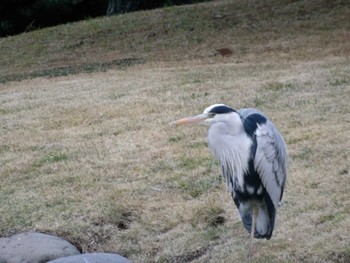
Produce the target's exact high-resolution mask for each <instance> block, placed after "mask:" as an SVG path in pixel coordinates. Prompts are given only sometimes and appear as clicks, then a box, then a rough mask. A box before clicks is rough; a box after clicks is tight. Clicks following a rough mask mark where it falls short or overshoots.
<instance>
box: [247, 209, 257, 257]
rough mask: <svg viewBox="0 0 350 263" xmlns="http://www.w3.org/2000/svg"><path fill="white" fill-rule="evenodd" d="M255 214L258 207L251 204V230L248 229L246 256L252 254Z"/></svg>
mask: <svg viewBox="0 0 350 263" xmlns="http://www.w3.org/2000/svg"><path fill="white" fill-rule="evenodd" d="M257 216H258V208H257V207H256V206H255V205H253V208H252V227H251V231H250V240H249V248H248V258H251V257H252V255H253V239H254V234H255V225H256V218H257Z"/></svg>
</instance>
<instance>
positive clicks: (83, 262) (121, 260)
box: [47, 253, 131, 263]
mask: <svg viewBox="0 0 350 263" xmlns="http://www.w3.org/2000/svg"><path fill="white" fill-rule="evenodd" d="M47 263H131V261H130V260H128V259H126V258H125V257H122V256H120V255H117V254H109V253H91V254H81V255H78V256H71V257H64V258H59V259H55V260H52V261H49V262H47Z"/></svg>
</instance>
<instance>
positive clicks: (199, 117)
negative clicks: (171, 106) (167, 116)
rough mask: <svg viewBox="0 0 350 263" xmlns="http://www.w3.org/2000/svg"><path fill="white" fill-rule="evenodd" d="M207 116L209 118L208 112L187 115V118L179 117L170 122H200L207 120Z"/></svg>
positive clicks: (172, 123) (177, 123)
mask: <svg viewBox="0 0 350 263" xmlns="http://www.w3.org/2000/svg"><path fill="white" fill-rule="evenodd" d="M207 118H208V115H207V114H199V115H196V116H192V117H187V118H183V119H179V120H176V121H173V122H170V125H179V124H191V123H198V122H202V121H205V120H206V119H207Z"/></svg>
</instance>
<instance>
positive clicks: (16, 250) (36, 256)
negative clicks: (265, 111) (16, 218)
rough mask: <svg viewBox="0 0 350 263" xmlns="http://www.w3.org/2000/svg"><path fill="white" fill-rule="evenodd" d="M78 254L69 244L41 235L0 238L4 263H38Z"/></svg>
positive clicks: (0, 248) (31, 233)
mask: <svg viewBox="0 0 350 263" xmlns="http://www.w3.org/2000/svg"><path fill="white" fill-rule="evenodd" d="M77 254H80V252H79V250H78V249H77V248H76V247H74V246H73V245H72V244H71V243H69V242H68V241H66V240H63V239H61V238H58V237H55V236H51V235H46V234H42V233H35V232H29V233H22V234H17V235H13V236H11V237H8V238H0V255H1V257H2V258H3V259H4V260H6V261H5V262H6V263H19V262H25V263H39V262H47V261H49V260H53V259H56V258H61V257H66V256H72V255H77Z"/></svg>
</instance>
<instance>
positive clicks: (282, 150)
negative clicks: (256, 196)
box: [239, 108, 288, 208]
mask: <svg viewBox="0 0 350 263" xmlns="http://www.w3.org/2000/svg"><path fill="white" fill-rule="evenodd" d="M239 113H240V114H241V116H242V118H244V119H245V118H246V117H247V116H248V115H250V114H254V113H258V114H261V115H263V116H264V117H265V118H266V119H267V123H266V124H262V125H260V126H258V129H257V130H256V140H257V149H256V154H255V159H254V167H255V170H256V171H257V172H258V173H259V175H260V179H261V181H262V183H263V185H264V187H265V188H266V191H267V192H268V194H269V195H270V198H271V200H272V202H273V204H274V206H275V207H276V208H277V207H278V205H279V202H280V200H281V199H282V195H283V190H284V185H285V181H286V177H287V162H288V155H287V146H286V144H285V142H284V140H283V138H282V136H281V134H280V133H279V131H278V130H277V128H276V127H275V126H274V125H273V123H272V122H271V121H270V120H269V119H268V118H267V117H266V116H265V115H264V114H263V113H262V112H260V111H258V110H256V109H251V108H248V109H242V110H240V111H239Z"/></svg>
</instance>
